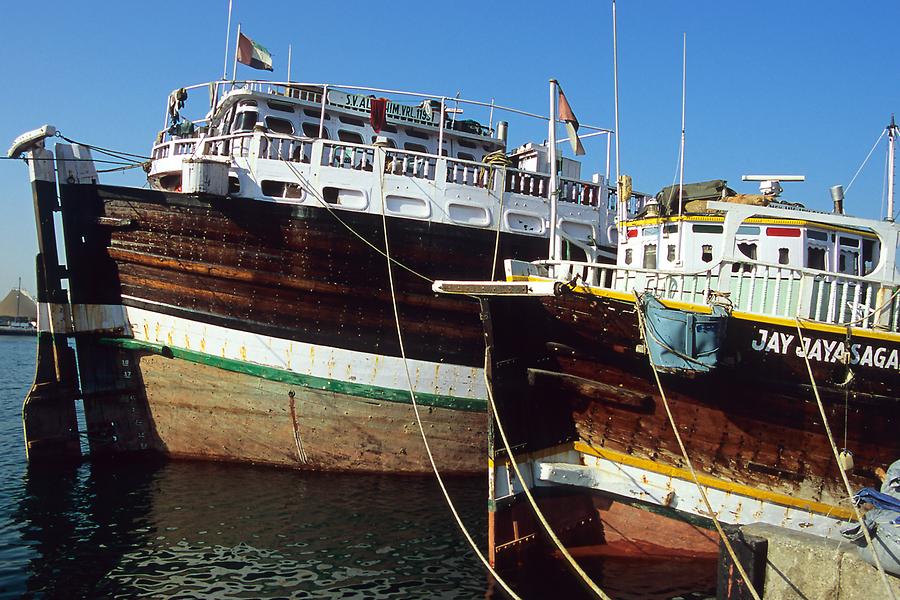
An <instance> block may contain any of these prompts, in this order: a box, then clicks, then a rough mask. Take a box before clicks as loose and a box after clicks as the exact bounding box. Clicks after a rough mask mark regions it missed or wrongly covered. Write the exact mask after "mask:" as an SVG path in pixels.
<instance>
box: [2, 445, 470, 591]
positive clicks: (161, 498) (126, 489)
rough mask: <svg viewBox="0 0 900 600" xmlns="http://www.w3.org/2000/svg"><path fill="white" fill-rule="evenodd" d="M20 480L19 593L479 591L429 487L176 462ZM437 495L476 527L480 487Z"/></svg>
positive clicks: (38, 473)
mask: <svg viewBox="0 0 900 600" xmlns="http://www.w3.org/2000/svg"><path fill="white" fill-rule="evenodd" d="M26 479H27V480H26V482H25V488H26V493H25V495H24V497H23V499H22V501H21V502H20V505H19V510H18V511H17V512H16V515H15V520H16V521H17V522H18V523H20V524H21V525H22V531H21V536H22V539H23V541H25V542H26V543H27V544H28V546H30V549H31V550H32V551H33V552H34V556H33V557H32V558H31V559H30V560H29V561H28V563H27V581H26V589H27V593H26V596H32V595H47V596H52V597H97V596H108V597H116V596H118V597H133V596H165V597H171V596H178V597H185V598H190V597H195V598H207V597H210V596H216V597H230V598H259V597H298V598H320V597H321V598H325V597H328V598H334V597H340V598H401V597H403V598H408V597H420V596H440V597H445V598H471V597H478V596H483V595H484V593H485V589H486V580H485V577H484V575H483V573H482V572H481V569H480V567H479V565H478V564H477V562H475V561H474V560H473V557H472V556H471V555H470V554H469V553H468V552H467V551H466V549H465V547H464V545H463V543H462V542H461V540H460V538H459V536H458V534H457V533H456V531H455V530H454V528H453V523H452V521H451V520H450V519H449V518H448V514H447V513H446V510H445V509H443V507H442V505H441V498H440V496H439V493H438V491H437V489H436V487H435V486H434V484H433V483H432V481H431V480H430V479H425V478H399V479H398V478H394V477H379V476H359V475H354V476H348V475H334V474H316V473H312V474H310V473H296V472H292V471H279V470H273V469H260V468H253V467H243V466H239V465H222V464H213V463H184V462H179V463H169V464H152V463H151V464H140V465H134V464H129V465H121V464H104V465H97V466H94V467H93V468H92V467H91V466H89V465H85V466H82V467H78V468H75V469H69V470H62V471H61V470H53V471H47V470H34V469H32V470H30V471H29V472H28V474H27V477H26ZM451 491H452V493H453V495H454V496H455V499H456V500H457V501H458V502H459V504H460V506H462V507H464V509H465V508H467V510H464V517H465V518H466V520H467V522H468V523H469V524H470V526H471V527H472V529H473V530H474V531H483V530H484V524H485V519H484V515H483V514H480V513H482V511H481V510H479V509H480V507H482V506H483V498H484V497H485V496H484V494H485V490H484V485H483V482H482V481H481V479H477V480H474V479H466V480H456V481H453V482H451ZM436 507H437V510H436ZM473 508H474V510H473Z"/></svg>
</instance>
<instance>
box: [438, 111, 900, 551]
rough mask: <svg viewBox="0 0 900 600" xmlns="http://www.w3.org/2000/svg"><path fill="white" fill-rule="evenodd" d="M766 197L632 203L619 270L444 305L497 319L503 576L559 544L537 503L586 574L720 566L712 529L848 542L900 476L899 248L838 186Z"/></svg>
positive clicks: (527, 268) (767, 179)
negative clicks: (862, 501) (747, 527)
mask: <svg viewBox="0 0 900 600" xmlns="http://www.w3.org/2000/svg"><path fill="white" fill-rule="evenodd" d="M889 129H890V136H889V137H890V140H891V145H890V157H891V158H890V162H891V163H892V162H893V141H894V137H895V135H896V132H897V131H896V126H895V125H894V124H893V122H892V123H891V125H890V126H889ZM751 179H758V180H762V185H761V193H760V194H750V195H742V194H736V193H734V192H733V191H732V190H730V189H729V188H728V187H727V186H726V185H725V182H723V181H713V182H705V183H703V184H699V185H687V186H684V187H683V188H679V186H674V188H668V189H666V190H663V192H661V193H660V194H659V195H658V196H657V197H656V198H647V197H643V198H639V199H638V201H637V202H635V201H634V199H632V204H631V206H630V207H629V206H622V207H621V213H620V214H621V215H624V216H623V218H622V219H621V220H620V221H619V224H618V232H619V239H618V242H617V245H618V253H617V255H618V257H617V262H616V264H615V265H603V264H596V263H590V262H577V261H567V260H543V261H536V262H531V263H529V262H523V261H517V260H508V261H506V263H505V268H506V281H504V282H489V281H484V282H471V281H469V282H466V281H439V282H436V283H435V285H434V289H435V290H436V291H439V292H444V293H450V294H470V295H477V296H479V297H480V298H481V305H482V322H483V324H484V331H485V337H486V341H487V355H486V369H487V374H488V378H489V380H490V390H491V391H492V398H493V401H494V403H495V410H496V421H494V423H493V424H492V428H491V437H490V438H489V439H490V442H491V447H490V450H489V451H490V455H491V464H490V467H489V473H490V487H489V493H490V498H489V507H490V513H489V550H490V553H491V558H492V560H493V561H494V563H495V564H496V565H510V564H515V563H516V562H517V561H518V560H520V559H521V557H522V555H523V552H526V551H527V549H528V548H530V547H534V548H537V547H538V546H540V544H539V542H541V541H542V540H544V539H545V537H544V533H545V531H544V529H545V527H543V526H542V525H541V523H540V522H539V519H538V517H536V516H535V515H536V512H537V511H535V510H533V506H532V505H531V504H530V503H529V502H528V501H526V500H527V497H526V494H525V491H526V490H528V491H530V492H531V494H532V496H533V498H534V500H535V502H536V504H537V506H538V507H539V508H540V512H541V514H543V515H544V516H545V517H546V520H547V522H548V524H549V526H550V527H551V528H552V529H553V530H554V531H555V532H556V533H557V534H558V536H559V538H560V539H561V540H562V541H563V542H565V543H567V544H568V546H569V550H570V551H571V553H572V555H574V556H575V557H576V558H578V557H579V556H582V557H584V556H589V555H590V554H591V552H592V550H591V548H595V547H597V546H598V545H603V544H605V545H606V551H612V550H615V549H618V550H621V551H622V552H625V553H631V554H633V555H638V556H647V555H664V556H669V557H671V556H678V555H681V556H688V557H703V556H710V557H711V556H715V555H716V553H717V551H718V541H719V536H718V535H717V532H716V530H715V529H714V526H715V525H716V523H715V522H714V520H715V521H718V524H719V525H721V526H725V527H727V526H728V525H742V524H747V523H756V522H762V523H769V524H773V525H776V526H780V527H785V528H789V529H793V530H797V531H804V532H808V533H813V534H816V535H820V536H827V537H831V538H838V539H839V538H840V535H839V533H840V529H841V527H842V526H846V524H847V522H848V520H855V518H856V517H855V513H854V510H853V506H852V504H851V502H850V496H852V495H853V493H855V492H856V491H857V490H859V489H860V488H863V487H866V486H869V487H874V488H876V489H877V488H878V487H879V486H880V485H881V484H880V481H879V477H880V476H883V470H884V469H885V468H887V467H888V465H890V464H891V463H892V462H894V461H895V460H896V459H897V457H898V456H900V437H898V436H897V427H898V418H900V410H898V400H897V397H898V393H900V277H898V274H897V269H896V265H897V247H898V234H900V227H898V226H897V224H896V223H895V222H894V221H893V219H892V218H889V219H886V220H883V221H878V220H871V219H862V218H856V217H851V216H848V215H846V214H844V212H843V208H842V200H843V194H842V188H840V186H835V188H833V195H834V198H835V210H834V212H833V213H825V212H818V211H814V210H809V209H806V208H803V207H802V206H800V205H797V204H792V203H788V202H784V201H782V200H781V199H780V198H779V196H778V194H779V192H780V191H781V186H780V184H779V179H782V180H784V179H787V178H780V177H778V176H762V177H756V178H751ZM626 197H627V196H625V195H623V198H626ZM891 198H892V196H891ZM679 199H680V201H679ZM888 214H889V215H891V214H893V202H890V203H889V212H888ZM822 415H824V416H825V420H824V422H823V417H822ZM682 444H683V445H682ZM516 467H517V468H516ZM842 471H843V474H844V475H846V477H847V478H848V483H849V486H848V485H847V484H845V483H844V482H843V481H842ZM695 475H696V476H695ZM848 487H849V488H850V490H852V491H851V492H849V493H848ZM704 496H705V497H706V498H704ZM707 500H708V504H707ZM579 552H581V553H580V554H579Z"/></svg>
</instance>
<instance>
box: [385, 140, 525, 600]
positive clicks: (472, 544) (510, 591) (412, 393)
mask: <svg viewBox="0 0 900 600" xmlns="http://www.w3.org/2000/svg"><path fill="white" fill-rule="evenodd" d="M382 152H384V150H383V149H382ZM381 180H382V184H381V220H382V229H383V230H384V252H381V254H383V255H384V257H385V258H386V259H387V270H388V282H389V283H390V288H391V305H392V306H393V309H394V323H395V324H396V326H397V341H398V343H399V345H400V356H401V358H402V359H403V370H404V372H405V373H406V383H407V385H408V386H409V396H410V399H411V400H412V406H413V412H414V413H415V415H416V423H417V424H418V426H419V433H420V434H421V435H422V443H423V444H424V445H425V452H426V454H427V455H428V461H429V462H430V463H431V469H432V471H434V476H435V478H436V479H437V482H438V485H439V486H440V488H441V493H442V494H443V495H444V500H445V501H446V502H447V506H448V507H449V508H450V512H451V513H453V518H454V519H455V520H456V524H457V525H458V526H459V529H460V531H462V534H463V536H465V538H466V541H467V542H469V546H470V547H471V548H472V550H473V551H474V552H475V554H476V555H477V556H478V558H479V560H481V563H482V564H483V565H484V567H485V568H486V569H487V570H488V572H489V573H490V574H491V576H493V577H494V579H496V580H497V583H499V584H500V587H502V588H503V590H504V591H505V592H506V593H507V594H509V595H510V596H511V597H512V598H515V599H516V600H520V597H519V596H518V595H517V594H516V593H515V592H514V591H513V589H512V588H511V587H510V586H509V584H507V583H506V582H505V581H504V580H503V578H501V577H500V575H499V574H498V573H497V572H496V571H495V570H494V568H493V567H491V564H490V562H488V560H487V558H485V556H484V554H483V553H482V552H481V550H479V548H478V544H476V543H475V540H474V539H472V535H471V534H470V533H469V530H468V529H467V528H466V526H465V524H464V523H463V522H462V518H461V517H460V516H459V512H458V511H457V510H456V506H455V505H454V504H453V500H452V499H451V498H450V494H449V492H448V491H447V487H446V486H445V485H444V479H443V478H442V477H441V474H440V471H439V470H438V468H437V464H435V462H434V455H433V454H432V453H431V445H430V444H429V443H428V436H426V435H425V428H424V426H423V425H422V418H421V417H420V416H419V404H418V403H417V402H416V392H415V388H414V387H413V381H412V376H411V375H410V374H409V365H408V363H407V360H406V349H405V347H404V345H403V332H402V330H401V328H400V310H399V308H398V306H397V294H396V290H395V288H394V274H393V269H392V263H393V262H394V261H393V260H392V259H391V257H390V246H389V244H388V230H387V210H386V206H385V200H384V170H383V169H382V176H381ZM398 264H399V263H398Z"/></svg>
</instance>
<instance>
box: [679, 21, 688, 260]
mask: <svg viewBox="0 0 900 600" xmlns="http://www.w3.org/2000/svg"><path fill="white" fill-rule="evenodd" d="M686 93H687V33H685V34H684V42H683V46H682V51H681V149H680V151H679V155H680V159H681V160H680V161H679V163H680V164H679V166H678V217H679V220H680V219H681V216H682V215H683V214H684V105H685V97H686ZM682 240H684V222H681V223H679V224H678V262H679V263H680V262H681V260H682V259H681V247H682V243H681V242H682Z"/></svg>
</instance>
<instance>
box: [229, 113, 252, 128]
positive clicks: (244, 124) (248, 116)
mask: <svg viewBox="0 0 900 600" xmlns="http://www.w3.org/2000/svg"><path fill="white" fill-rule="evenodd" d="M256 118H257V112H256V111H255V110H245V111H243V112H239V113H238V115H237V117H236V118H235V119H234V127H232V128H231V131H232V133H234V132H236V131H253V127H255V126H256Z"/></svg>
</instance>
